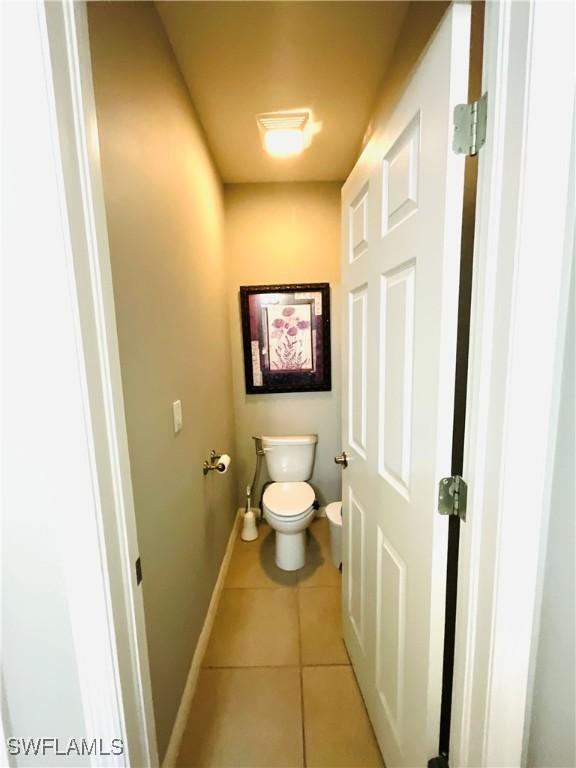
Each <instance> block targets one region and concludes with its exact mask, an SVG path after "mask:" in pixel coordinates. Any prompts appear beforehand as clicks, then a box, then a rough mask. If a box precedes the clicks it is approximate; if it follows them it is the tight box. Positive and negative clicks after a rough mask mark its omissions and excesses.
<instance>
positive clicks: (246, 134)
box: [156, 0, 409, 183]
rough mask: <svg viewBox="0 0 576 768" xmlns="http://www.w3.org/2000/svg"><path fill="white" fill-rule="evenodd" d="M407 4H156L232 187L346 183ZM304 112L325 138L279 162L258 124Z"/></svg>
mask: <svg viewBox="0 0 576 768" xmlns="http://www.w3.org/2000/svg"><path fill="white" fill-rule="evenodd" d="M408 5H409V3H408V2H390V1H389V0H385V1H380V2H379V1H378V0H376V1H372V2H362V1H360V0H359V1H358V2H339V1H338V2H331V1H330V0H324V1H321V2H307V1H306V0H299V1H295V0H292V1H285V0H280V2H276V1H274V2H271V1H268V0H265V1H262V0H260V1H257V2H251V1H244V2H214V1H212V2H182V1H176V2H174V1H173V0H157V2H156V7H157V9H158V12H159V14H160V16H161V18H162V21H163V23H164V27H165V29H166V32H167V34H168V37H169V39H170V42H171V44H172V47H173V49H174V52H175V54H176V58H177V59H178V62H179V65H180V68H181V70H182V73H183V75H184V78H185V80H186V83H187V85H188V88H189V90H190V95H191V97H192V101H193V103H194V106H195V108H196V111H197V113H198V116H199V118H200V122H201V123H202V126H203V128H204V131H205V133H206V137H207V140H208V144H209V145H210V148H211V150H212V153H213V155H214V159H215V161H216V164H217V166H218V169H219V171H220V174H221V176H222V179H223V180H224V182H226V183H235V182H242V183H245V182H265V181H340V180H343V179H345V178H346V176H347V175H348V173H349V172H350V169H351V168H352V167H353V165H354V163H355V161H356V159H357V156H358V152H359V150H360V146H361V142H362V136H363V134H364V132H365V130H366V127H367V125H368V121H369V119H370V114H371V112H372V109H373V108H374V105H375V102H376V101H377V98H378V94H379V90H380V86H381V84H382V81H383V78H384V75H385V73H386V69H387V66H388V64H389V62H390V58H391V55H392V52H393V49H394V44H395V42H396V38H397V36H398V33H399V31H400V28H401V26H402V22H403V19H404V17H405V15H406V11H407V9H408ZM297 109H310V110H312V115H313V119H314V121H315V122H319V123H322V129H321V131H320V132H319V133H318V134H317V135H316V136H315V137H314V139H313V141H312V145H311V146H310V147H309V148H308V149H306V150H305V151H304V152H303V153H302V155H300V156H297V157H292V158H273V157H270V156H269V155H267V154H266V153H265V152H264V150H263V148H262V144H261V139H260V135H259V132H258V129H257V126H256V120H255V116H256V115H257V114H258V113H262V112H274V111H277V110H297Z"/></svg>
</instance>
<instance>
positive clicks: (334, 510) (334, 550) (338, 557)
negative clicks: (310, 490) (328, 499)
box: [326, 501, 342, 568]
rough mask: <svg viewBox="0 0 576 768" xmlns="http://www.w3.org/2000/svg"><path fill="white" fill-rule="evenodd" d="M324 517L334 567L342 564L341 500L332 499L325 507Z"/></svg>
mask: <svg viewBox="0 0 576 768" xmlns="http://www.w3.org/2000/svg"><path fill="white" fill-rule="evenodd" d="M326 517H327V518H328V525H329V526H330V552H331V554H332V562H333V563H334V565H335V566H336V568H340V566H341V565H342V502H341V501H333V502H332V504H328V506H327V507H326Z"/></svg>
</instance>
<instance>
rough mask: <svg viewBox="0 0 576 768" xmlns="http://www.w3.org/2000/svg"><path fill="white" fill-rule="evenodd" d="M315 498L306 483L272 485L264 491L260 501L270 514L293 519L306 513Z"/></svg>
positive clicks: (312, 490) (311, 489) (310, 487)
mask: <svg viewBox="0 0 576 768" xmlns="http://www.w3.org/2000/svg"><path fill="white" fill-rule="evenodd" d="M315 497H316V494H315V493H314V489H313V488H312V486H311V485H308V483H303V482H293V483H272V484H271V485H269V486H268V487H267V488H266V490H265V491H264V496H263V499H262V500H263V502H264V506H265V507H266V509H267V510H268V511H269V512H270V513H271V514H273V515H277V516H278V517H282V518H292V519H294V518H297V517H300V516H301V515H304V514H305V513H306V512H308V510H309V509H310V507H311V506H312V504H313V503H314V499H315Z"/></svg>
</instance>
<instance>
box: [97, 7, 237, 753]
mask: <svg viewBox="0 0 576 768" xmlns="http://www.w3.org/2000/svg"><path fill="white" fill-rule="evenodd" d="M88 11H89V24H90V41H91V49H92V63H93V70H94V85H95V90H96V104H97V111H98V121H99V135H100V146H101V152H102V167H103V174H104V190H105V197H106V211H107V218H108V228H109V236H110V248H111V260H112V273H113V281H114V295H115V302H116V319H117V324H118V336H119V342H120V356H121V366H122V380H123V387H124V396H125V405H126V419H127V427H128V441H129V447H130V460H131V466H132V479H133V484H134V496H135V504H136V518H137V528H138V541H139V546H140V554H141V557H142V566H143V571H144V580H143V590H144V604H145V611H146V628H147V636H148V644H149V653H150V664H151V674H152V688H153V696H154V709H155V713H156V723H157V735H158V742H159V751H160V755H161V756H162V755H163V753H164V752H165V749H166V746H167V742H168V739H169V736H170V732H171V729H172V725H173V722H174V718H175V715H176V711H177V708H178V705H179V702H180V697H181V694H182V690H183V687H184V683H185V680H186V676H187V673H188V669H189V666H190V661H191V657H192V654H193V651H194V647H195V644H196V640H197V638H198V635H199V632H200V629H201V627H202V624H203V621H204V617H205V613H206V608H207V605H208V601H209V598H210V595H211V591H212V588H213V585H214V582H215V579H216V575H217V572H218V569H219V566H220V563H221V559H222V555H223V552H224V548H225V544H226V540H227V537H228V534H229V531H230V527H231V522H232V518H233V514H234V510H235V508H236V483H235V473H234V471H232V472H230V473H229V474H228V475H226V476H217V477H216V476H214V473H211V474H210V475H209V476H208V477H206V478H204V476H203V475H202V471H201V465H202V461H203V459H204V458H205V457H206V456H207V455H208V453H209V451H210V449H211V448H212V447H214V448H216V449H220V450H222V451H227V452H230V453H231V454H232V455H233V456H234V434H233V417H232V383H231V366H230V352H229V343H228V338H229V337H228V321H227V317H226V292H225V278H224V263H223V249H222V233H223V207H222V189H221V185H220V182H219V179H218V176H217V174H216V172H215V170H214V167H213V164H212V161H211V159H210V156H209V155H208V153H207V151H206V146H205V143H204V139H203V136H202V132H201V130H200V128H199V125H198V122H197V120H196V117H195V114H194V112H193V109H192V107H191V103H190V99H189V96H188V92H187V90H186V87H185V85H184V83H183V81H182V78H181V75H180V72H179V69H178V67H177V65H176V62H175V59H174V56H173V54H172V51H171V48H170V46H169V43H168V41H167V39H166V37H165V34H164V31H163V28H162V25H161V23H160V20H159V18H158V15H157V12H156V10H155V8H154V6H153V5H151V4H148V3H89V4H88ZM177 399H181V400H182V405H183V412H184V428H183V430H182V431H181V432H180V433H179V434H178V435H174V433H173V428H172V414H171V404H172V402H173V401H174V400H177Z"/></svg>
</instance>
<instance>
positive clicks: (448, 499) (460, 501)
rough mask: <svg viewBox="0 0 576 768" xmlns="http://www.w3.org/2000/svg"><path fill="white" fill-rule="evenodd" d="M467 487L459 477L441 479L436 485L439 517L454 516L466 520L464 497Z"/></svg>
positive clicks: (466, 494) (466, 493)
mask: <svg viewBox="0 0 576 768" xmlns="http://www.w3.org/2000/svg"><path fill="white" fill-rule="evenodd" d="M467 496H468V486H467V485H466V483H465V482H464V480H463V479H462V478H461V477H460V475H452V477H443V478H442V480H440V483H439V484H438V512H440V514H441V515H456V516H457V517H459V518H460V520H466V497H467Z"/></svg>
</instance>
